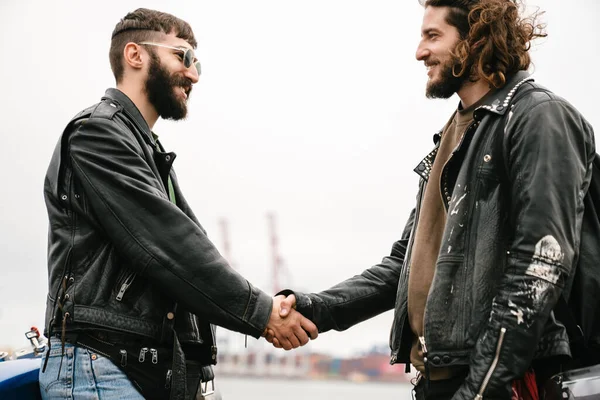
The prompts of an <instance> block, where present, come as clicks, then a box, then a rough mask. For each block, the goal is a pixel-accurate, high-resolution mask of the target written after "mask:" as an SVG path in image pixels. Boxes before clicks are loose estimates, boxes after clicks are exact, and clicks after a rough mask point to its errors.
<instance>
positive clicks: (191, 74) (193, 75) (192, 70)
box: [184, 64, 200, 83]
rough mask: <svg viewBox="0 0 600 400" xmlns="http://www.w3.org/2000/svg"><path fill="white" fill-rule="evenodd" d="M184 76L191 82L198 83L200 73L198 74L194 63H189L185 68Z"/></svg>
mask: <svg viewBox="0 0 600 400" xmlns="http://www.w3.org/2000/svg"><path fill="white" fill-rule="evenodd" d="M184 75H185V77H186V78H188V79H189V80H190V81H192V83H198V81H199V80H200V75H198V70H197V69H196V66H195V65H194V64H192V65H190V67H189V68H186V69H185V73H184Z"/></svg>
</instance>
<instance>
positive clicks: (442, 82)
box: [425, 55, 470, 99]
mask: <svg viewBox="0 0 600 400" xmlns="http://www.w3.org/2000/svg"><path fill="white" fill-rule="evenodd" d="M430 64H431V63H430ZM438 65H439V66H440V77H439V79H438V80H437V81H433V80H432V81H429V82H428V83H427V88H426V89H425V96H427V98H428V99H449V98H450V97H452V95H453V94H454V93H456V92H458V91H459V90H460V88H461V87H462V86H463V84H464V83H465V82H466V81H467V80H468V76H469V75H468V74H463V75H461V76H458V77H457V76H454V74H453V72H452V69H453V67H454V66H456V65H458V59H457V58H456V57H454V56H452V55H451V56H450V58H449V59H448V60H447V61H445V62H444V63H440V64H438ZM469 70H470V68H468V69H467V71H469Z"/></svg>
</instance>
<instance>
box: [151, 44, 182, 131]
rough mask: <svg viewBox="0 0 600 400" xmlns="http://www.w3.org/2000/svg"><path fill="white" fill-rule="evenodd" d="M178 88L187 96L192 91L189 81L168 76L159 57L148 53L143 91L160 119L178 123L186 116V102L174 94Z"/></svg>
mask: <svg viewBox="0 0 600 400" xmlns="http://www.w3.org/2000/svg"><path fill="white" fill-rule="evenodd" d="M180 87H183V88H186V91H187V93H188V96H189V94H190V93H191V90H192V83H191V82H190V80H189V79H187V78H185V77H183V76H177V75H170V74H169V71H167V69H166V68H165V67H163V66H162V64H161V63H160V59H159V57H158V56H157V55H156V54H154V53H150V65H149V68H148V78H147V79H146V84H145V89H146V94H147V95H148V100H149V101H150V104H152V106H154V109H155V110H156V112H157V114H158V115H159V116H160V117H161V118H163V119H171V120H174V121H178V120H180V119H184V118H185V117H186V116H187V101H186V100H185V99H181V98H180V97H178V96H177V94H176V93H175V89H176V88H180Z"/></svg>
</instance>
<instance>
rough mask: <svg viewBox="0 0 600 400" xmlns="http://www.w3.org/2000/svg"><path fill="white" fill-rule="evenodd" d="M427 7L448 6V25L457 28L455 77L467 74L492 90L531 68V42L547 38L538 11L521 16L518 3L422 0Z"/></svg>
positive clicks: (477, 0)
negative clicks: (483, 82)
mask: <svg viewBox="0 0 600 400" xmlns="http://www.w3.org/2000/svg"><path fill="white" fill-rule="evenodd" d="M420 2H421V4H422V5H423V6H425V7H428V6H431V7H448V15H447V16H446V22H447V23H448V24H449V25H451V26H454V27H456V29H457V30H458V33H459V35H460V42H459V43H458V44H457V46H456V48H455V49H454V51H453V55H454V56H455V57H456V58H457V60H458V64H457V65H455V66H454V67H453V69H452V72H453V74H454V76H456V77H460V76H463V75H465V74H468V76H469V79H470V80H471V81H476V80H478V79H483V80H484V81H486V82H488V84H489V85H490V87H494V88H500V87H502V86H504V85H505V83H506V79H507V76H510V75H512V74H514V73H516V72H518V71H521V70H527V69H529V66H530V65H531V57H530V56H529V49H530V48H531V41H532V40H534V39H537V38H539V37H546V36H547V35H546V33H545V25H543V24H540V23H538V22H537V21H538V17H539V16H540V15H541V14H543V13H540V12H539V11H536V12H534V13H533V14H531V15H529V16H527V17H522V16H521V15H520V13H519V11H520V8H523V9H524V6H523V5H522V4H521V2H520V1H519V0H420Z"/></svg>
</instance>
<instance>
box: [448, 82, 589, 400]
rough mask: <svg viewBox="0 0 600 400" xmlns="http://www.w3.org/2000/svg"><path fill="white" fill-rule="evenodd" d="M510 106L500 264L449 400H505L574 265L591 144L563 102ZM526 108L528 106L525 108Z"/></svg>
mask: <svg viewBox="0 0 600 400" xmlns="http://www.w3.org/2000/svg"><path fill="white" fill-rule="evenodd" d="M534 96H539V97H537V98H536V100H537V101H536V102H535V105H534V106H533V107H531V106H529V107H528V108H527V109H524V108H525V107H524V106H521V108H519V104H518V103H517V104H516V105H515V108H514V110H513V111H514V113H513V114H512V115H509V120H508V123H507V125H506V130H505V136H504V150H505V152H504V159H505V166H506V174H507V178H508V182H507V187H506V189H507V190H508V191H509V193H507V198H508V199H509V207H510V208H509V210H507V211H508V220H509V224H510V226H511V227H512V232H513V233H512V234H513V236H512V237H511V238H510V240H509V249H508V262H507V266H506V269H505V271H504V275H503V278H502V280H501V282H499V289H498V293H497V295H496V296H495V298H494V300H493V304H492V309H491V313H490V318H489V320H488V323H487V326H485V328H484V329H482V331H481V333H480V336H479V339H478V340H477V343H476V346H475V348H474V350H473V353H472V354H471V360H470V372H469V375H468V377H467V379H466V381H465V383H464V384H463V386H462V387H461V388H460V390H459V391H458V392H457V393H456V394H455V396H454V399H473V398H480V397H475V396H476V395H478V394H480V395H482V396H483V398H494V399H495V398H499V399H500V398H501V399H504V398H506V399H508V398H510V391H511V387H510V386H511V382H512V380H513V379H519V378H521V377H523V375H524V374H525V372H526V370H527V368H529V366H530V364H531V361H532V359H533V356H534V352H535V350H536V348H537V345H538V341H539V339H540V337H541V335H542V333H543V329H544V326H545V323H546V321H547V319H548V317H549V316H550V312H551V310H552V308H553V307H554V305H555V304H556V301H557V300H558V298H559V296H560V295H561V292H562V289H563V286H564V283H565V280H566V279H567V277H568V276H569V274H570V272H571V269H572V267H573V263H574V262H575V260H576V257H577V253H578V249H579V241H580V232H581V221H582V216H583V198H584V195H585V193H586V191H587V188H588V186H589V182H590V179H591V165H592V161H593V156H594V152H595V150H594V136H593V132H592V130H591V128H590V127H589V125H588V124H587V123H586V122H585V120H583V118H582V117H581V116H580V115H579V113H578V112H577V111H576V110H575V109H574V108H573V107H572V106H570V105H569V104H568V103H566V102H565V101H564V100H561V99H558V98H556V97H551V96H549V95H548V94H540V93H536V94H534ZM529 104H532V103H529Z"/></svg>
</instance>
